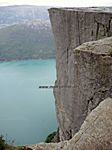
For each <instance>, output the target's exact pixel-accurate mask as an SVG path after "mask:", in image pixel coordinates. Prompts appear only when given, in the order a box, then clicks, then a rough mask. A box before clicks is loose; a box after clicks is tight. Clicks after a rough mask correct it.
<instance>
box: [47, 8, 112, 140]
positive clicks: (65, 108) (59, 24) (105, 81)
mask: <svg viewBox="0 0 112 150" xmlns="http://www.w3.org/2000/svg"><path fill="white" fill-rule="evenodd" d="M49 14H50V19H51V24H52V28H53V32H54V37H55V42H56V46H57V52H56V70H57V80H56V83H55V85H56V86H58V88H55V89H54V95H55V100H56V111H57V118H58V122H59V129H60V130H59V131H60V132H59V135H60V141H63V140H67V139H70V138H72V137H73V135H74V134H75V133H76V132H77V131H78V130H79V129H80V126H81V125H82V123H83V122H84V120H85V118H86V116H87V114H88V112H90V111H91V110H92V109H93V108H95V107H96V106H97V105H98V104H99V103H100V102H101V101H102V100H103V99H104V98H106V97H107V96H111V92H110V86H111V81H110V79H111V78H109V76H110V74H111V69H110V68H109V66H110V65H111V64H109V66H108V63H107V61H109V60H110V59H111V58H110V57H109V58H105V57H102V55H103V53H105V48H108V46H107V47H105V45H103V46H102V44H103V42H104V41H103V42H101V43H100V42H99V43H100V47H101V48H102V49H101V48H99V50H98V51H99V52H96V51H97V50H96V51H95V50H93V51H92V50H89V48H90V47H91V46H92V47H91V49H95V48H97V44H96V46H95V45H94V42H93V43H91V44H89V43H88V44H86V47H84V49H86V51H85V50H82V51H76V53H74V49H75V48H76V47H77V46H79V45H81V44H82V43H84V42H88V41H95V40H98V39H101V38H105V37H109V36H111V35H112V8H51V9H50V10H49ZM110 43H111V42H110ZM92 44H93V45H92ZM107 45H108V44H107ZM82 47H83V46H82ZM94 47H95V48H94ZM82 49H83V48H82ZM110 49H111V46H110ZM89 52H90V53H89ZM104 55H105V54H104ZM108 88H109V89H108Z"/></svg>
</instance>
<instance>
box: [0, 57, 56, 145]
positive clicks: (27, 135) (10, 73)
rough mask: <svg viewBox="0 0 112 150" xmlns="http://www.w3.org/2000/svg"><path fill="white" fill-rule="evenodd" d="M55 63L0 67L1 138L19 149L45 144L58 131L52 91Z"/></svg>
mask: <svg viewBox="0 0 112 150" xmlns="http://www.w3.org/2000/svg"><path fill="white" fill-rule="evenodd" d="M54 81H55V60H54V59H50V60H26V61H13V62H3V63H0V134H3V135H4V136H5V137H7V139H8V140H15V144H16V145H24V144H33V143H38V142H41V141H44V139H45V138H46V136H47V135H48V134H49V133H51V132H52V131H54V130H56V128H57V124H56V116H55V106H54V97H53V91H52V89H39V86H44V85H48V86H49V85H53V84H54Z"/></svg>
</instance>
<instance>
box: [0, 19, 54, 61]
mask: <svg viewBox="0 0 112 150" xmlns="http://www.w3.org/2000/svg"><path fill="white" fill-rule="evenodd" d="M53 57H55V46H54V40H53V35H52V32H51V27H50V23H49V21H31V22H25V23H19V24H15V25H12V26H9V27H5V28H2V29H0V60H1V61H3V60H17V59H31V58H32V59H35V58H53Z"/></svg>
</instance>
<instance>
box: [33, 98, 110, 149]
mask: <svg viewBox="0 0 112 150" xmlns="http://www.w3.org/2000/svg"><path fill="white" fill-rule="evenodd" d="M31 148H32V149H33V150H61V149H62V150H90V149H91V150H112V99H111V98H107V99H105V100H104V101H103V102H101V103H100V104H99V106H97V108H95V109H94V110H93V111H92V112H91V113H90V114H89V115H88V117H87V118H86V120H85V121H84V123H83V124H82V126H81V128H80V130H79V132H78V133H76V135H75V136H74V137H73V138H72V139H71V140H69V141H63V142H60V143H55V144H54V143H50V144H45V143H41V144H37V145H33V146H31Z"/></svg>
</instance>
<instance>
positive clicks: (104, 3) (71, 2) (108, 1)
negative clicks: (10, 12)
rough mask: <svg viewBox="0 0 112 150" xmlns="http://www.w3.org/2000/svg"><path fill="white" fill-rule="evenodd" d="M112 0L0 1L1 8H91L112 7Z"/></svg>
mask: <svg viewBox="0 0 112 150" xmlns="http://www.w3.org/2000/svg"><path fill="white" fill-rule="evenodd" d="M111 3H112V2H111V0H103V1H102V0H99V1H97V0H93V1H91V0H86V1H83V0H78V1H75V0H69V1H68V0H61V1H60V0H56V1H52V0H38V1H37V0H29V1H27V0H24V1H23V0H0V6H11V5H36V6H57V7H89V6H111Z"/></svg>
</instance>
